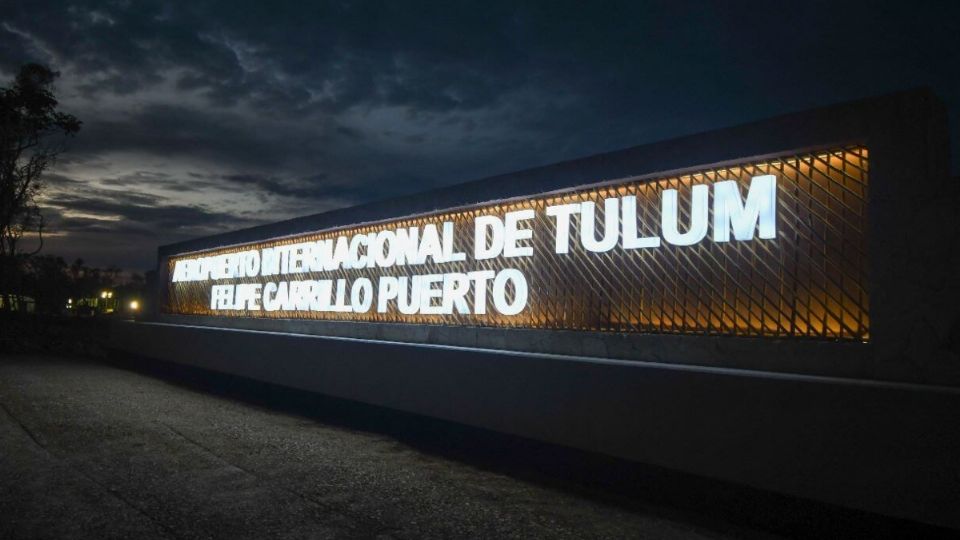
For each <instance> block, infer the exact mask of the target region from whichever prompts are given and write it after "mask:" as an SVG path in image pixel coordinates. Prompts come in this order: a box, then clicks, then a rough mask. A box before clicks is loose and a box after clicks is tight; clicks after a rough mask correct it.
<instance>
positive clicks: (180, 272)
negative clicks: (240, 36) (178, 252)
mask: <svg viewBox="0 0 960 540" xmlns="http://www.w3.org/2000/svg"><path fill="white" fill-rule="evenodd" d="M178 281H187V261H177V262H176V264H174V265H173V282H174V283H176V282H178Z"/></svg>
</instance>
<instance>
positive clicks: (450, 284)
mask: <svg viewBox="0 0 960 540" xmlns="http://www.w3.org/2000/svg"><path fill="white" fill-rule="evenodd" d="M469 292H470V278H469V277H467V275H466V274H461V273H459V272H456V273H451V274H444V275H443V309H442V313H443V314H444V315H452V314H453V308H454V306H456V308H457V313H460V314H469V313H470V306H468V305H467V293H469Z"/></svg>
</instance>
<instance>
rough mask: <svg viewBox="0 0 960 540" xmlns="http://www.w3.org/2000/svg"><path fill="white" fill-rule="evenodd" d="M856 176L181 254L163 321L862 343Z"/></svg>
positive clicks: (803, 160)
mask: <svg viewBox="0 0 960 540" xmlns="http://www.w3.org/2000/svg"><path fill="white" fill-rule="evenodd" d="M867 178H868V156H867V150H866V149H865V148H863V147H859V146H858V147H847V148H841V149H833V150H829V151H818V152H810V153H803V154H797V155H789V156H781V157H779V158H775V159H768V160H763V161H756V162H745V163H741V164H736V165H731V166H725V167H720V168H711V169H705V170H702V171H699V172H693V173H685V174H682V175H673V176H667V175H665V176H663V177H655V178H634V179H626V180H621V181H617V182H614V183H605V184H598V185H595V186H588V187H582V188H576V189H571V190H568V191H563V192H556V193H547V194H542V195H535V196H531V197H529V198H523V199H511V200H507V201H498V202H491V203H485V204H480V205H476V206H471V207H464V208H456V209H450V210H443V211H438V212H436V213H431V214H423V215H417V216H410V217H403V218H398V219H396V220H390V221H382V222H376V223H364V224H358V225H353V226H349V227H343V228H337V229H331V230H324V231H317V232H315V233H307V234H299V235H295V236H290V237H284V238H275V239H269V240H264V241H262V242H257V243H252V244H244V245H236V246H229V247H223V248H220V249H213V250H207V251H201V252H194V253H186V254H180V255H177V256H175V257H171V258H170V259H169V260H168V262H167V264H168V265H169V266H168V271H169V279H170V281H169V283H168V285H167V287H168V290H167V295H166V304H165V306H164V311H165V312H167V313H172V314H190V315H211V316H221V317H269V318H293V319H320V320H346V321H369V322H393V323H420V324H442V325H459V326H488V327H509V328H541V329H565V330H586V331H613V332H651V333H684V334H722V335H736V336H780V337H787V336H790V337H809V338H821V339H855V340H866V339H868V338H869V319H868V309H867V308H868V298H867V290H866V283H867V280H866V271H867V268H866V265H867V254H866V234H865V231H866V206H867Z"/></svg>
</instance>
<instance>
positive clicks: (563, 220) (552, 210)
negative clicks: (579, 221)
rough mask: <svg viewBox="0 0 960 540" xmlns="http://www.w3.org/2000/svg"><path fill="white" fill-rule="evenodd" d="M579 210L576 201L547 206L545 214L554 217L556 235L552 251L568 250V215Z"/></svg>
mask: <svg viewBox="0 0 960 540" xmlns="http://www.w3.org/2000/svg"><path fill="white" fill-rule="evenodd" d="M579 211H580V205H579V204H577V203H571V204H560V205H557V206H548V207H547V215H548V216H552V217H555V218H556V220H555V221H556V225H557V227H556V229H557V236H556V238H555V240H554V242H555V245H554V252H556V253H560V254H566V253H569V252H570V216H572V215H573V214H576V213H577V212H579Z"/></svg>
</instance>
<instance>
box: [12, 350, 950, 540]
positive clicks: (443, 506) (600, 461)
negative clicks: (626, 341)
mask: <svg viewBox="0 0 960 540" xmlns="http://www.w3.org/2000/svg"><path fill="white" fill-rule="evenodd" d="M171 370H172V371H171ZM291 392H292V391H288V390H284V389H276V390H271V389H270V388H265V387H264V386H263V385H258V384H257V383H250V382H245V381H243V380H230V379H224V378H222V377H219V376H217V377H215V376H213V375H211V374H209V373H199V374H198V373H195V372H190V371H181V370H180V368H171V367H169V365H167V367H163V366H161V367H156V366H153V367H150V366H146V365H143V364H140V365H139V367H138V368H137V370H131V369H129V368H123V369H121V368H119V367H115V366H112V365H109V364H106V363H101V362H96V361H91V360H84V359H73V358H54V357H42V356H0V538H98V539H99V538H230V539H235V538H258V539H260V538H684V539H686V538H771V537H775V535H774V534H773V533H776V534H777V535H783V536H790V537H794V536H800V537H812V538H822V537H837V538H839V537H860V538H866V537H869V538H877V537H890V538H903V537H917V536H924V537H928V536H930V535H931V533H932V532H936V531H931V530H928V529H916V528H915V527H916V526H917V525H916V524H910V523H906V524H905V523H903V522H895V521H889V520H887V521H885V520H884V519H883V518H879V517H878V516H873V515H866V514H863V513H859V512H854V511H849V510H843V509H837V508H834V507H827V506H825V505H820V504H817V503H812V502H809V501H798V500H794V499H790V498H785V497H783V496H777V495H774V494H769V493H766V492H761V491H759V490H750V489H749V488H743V487H738V486H731V485H727V484H722V483H718V482H716V481H709V480H706V479H698V478H689V477H684V476H683V475H680V476H677V473H671V472H669V471H667V472H656V471H654V472H650V470H649V468H647V467H645V466H639V467H638V468H631V466H625V465H623V464H622V463H613V464H612V466H611V465H610V464H609V463H607V462H606V461H604V460H605V459H606V458H602V457H599V458H594V457H591V456H587V455H583V454H582V453H577V452H576V451H572V450H566V449H560V448H556V447H552V446H549V445H543V444H540V443H533V442H529V441H523V440H513V439H510V438H507V439H503V440H501V439H500V438H502V437H503V436H499V435H497V434H492V433H489V432H486V433H485V432H477V431H474V430H472V428H465V427H462V426H461V427H458V426H456V425H450V424H446V423H443V422H440V421H431V420H428V419H422V418H420V417H413V416H411V415H403V414H401V413H395V412H390V411H385V410H382V409H376V408H369V407H367V408H364V406H360V405H356V404H349V403H347V404H343V403H342V402H336V400H333V401H332V402H331V400H329V399H324V398H320V397H317V396H314V395H312V394H310V395H306V397H304V396H303V395H302V394H304V393H300V394H296V393H293V394H291ZM611 459H612V458H611ZM594 461H596V463H594V464H593V465H589V466H588V465H586V464H588V463H592V462H594ZM617 486H620V487H623V486H627V489H626V491H627V493H624V491H623V490H622V489H619V488H617ZM940 532H942V531H940Z"/></svg>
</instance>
